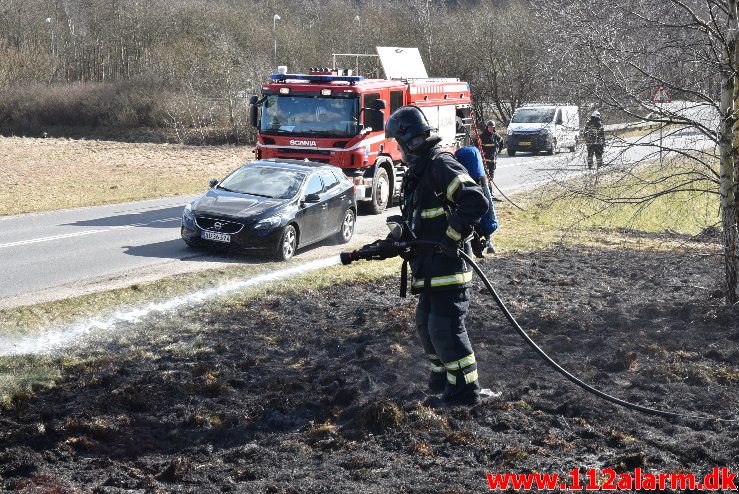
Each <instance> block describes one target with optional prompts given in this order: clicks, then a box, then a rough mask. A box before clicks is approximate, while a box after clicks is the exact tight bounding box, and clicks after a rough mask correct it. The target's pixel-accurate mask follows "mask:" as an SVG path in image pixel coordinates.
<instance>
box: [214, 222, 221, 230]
mask: <svg viewBox="0 0 739 494" xmlns="http://www.w3.org/2000/svg"><path fill="white" fill-rule="evenodd" d="M222 227H223V224H221V222H220V221H216V222H215V223H213V228H215V229H216V230H220V229H221V228H222Z"/></svg>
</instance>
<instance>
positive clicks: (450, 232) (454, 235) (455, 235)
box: [446, 226, 462, 242]
mask: <svg viewBox="0 0 739 494" xmlns="http://www.w3.org/2000/svg"><path fill="white" fill-rule="evenodd" d="M446 236H447V237H449V238H451V239H452V240H454V241H455V242H459V241H460V240H462V234H461V233H459V232H458V231H457V230H455V229H454V228H452V227H451V226H448V227H447V229H446Z"/></svg>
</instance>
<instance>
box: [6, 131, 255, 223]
mask: <svg viewBox="0 0 739 494" xmlns="http://www.w3.org/2000/svg"><path fill="white" fill-rule="evenodd" d="M252 157H253V154H252V148H250V147H245V146H202V147H200V146H184V145H178V144H133V143H121V142H111V141H86V140H71V139H32V138H22V137H0V170H2V171H3V173H2V174H0V191H2V193H1V194H0V216H3V215H12V214H20V213H30V212H38V211H50V210H55V209H66V208H73V207H80V206H94V205H99V204H113V203H118V202H126V201H136V200H143V199H153V198H158V197H167V196H173V195H180V194H192V193H196V192H200V191H203V190H205V189H206V188H207V186H208V185H207V184H208V180H209V179H210V178H222V177H223V176H225V175H226V174H227V173H228V172H230V171H231V170H233V169H235V168H236V167H237V166H239V165H240V164H242V163H245V162H246V161H248V160H250V159H251V158H252Z"/></svg>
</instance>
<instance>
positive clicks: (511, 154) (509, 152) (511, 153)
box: [508, 149, 516, 156]
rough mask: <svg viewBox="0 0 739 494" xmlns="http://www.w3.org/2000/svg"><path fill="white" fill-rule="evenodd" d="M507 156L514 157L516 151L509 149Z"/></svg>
mask: <svg viewBox="0 0 739 494" xmlns="http://www.w3.org/2000/svg"><path fill="white" fill-rule="evenodd" d="M508 156H516V150H515V149H509V150H508Z"/></svg>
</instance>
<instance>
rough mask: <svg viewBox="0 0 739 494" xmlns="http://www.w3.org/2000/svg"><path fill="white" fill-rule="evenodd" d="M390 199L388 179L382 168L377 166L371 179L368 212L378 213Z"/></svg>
mask: <svg viewBox="0 0 739 494" xmlns="http://www.w3.org/2000/svg"><path fill="white" fill-rule="evenodd" d="M389 199H390V180H388V178H387V172H386V171H385V169H384V168H378V169H377V173H376V174H375V178H374V180H372V201H371V204H370V212H371V213H372V214H380V213H382V212H383V211H385V208H386V207H387V203H388V201H389Z"/></svg>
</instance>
